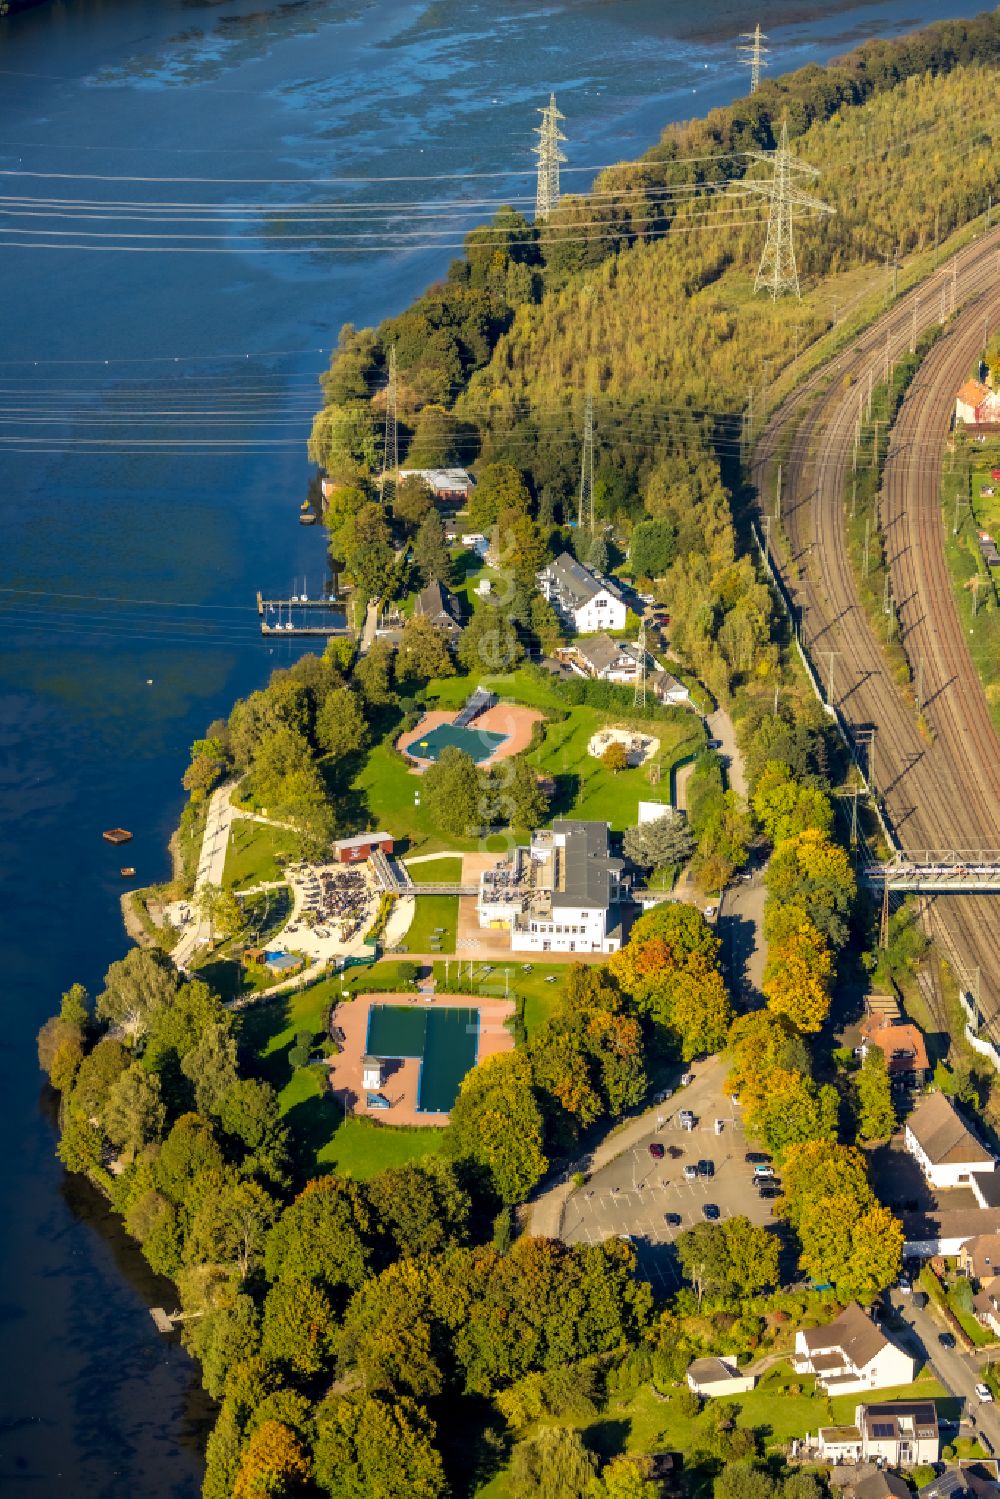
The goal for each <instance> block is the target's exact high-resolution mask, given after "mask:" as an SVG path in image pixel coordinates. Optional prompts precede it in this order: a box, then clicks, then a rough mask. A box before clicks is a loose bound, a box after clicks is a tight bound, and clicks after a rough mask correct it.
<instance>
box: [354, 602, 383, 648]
mask: <svg viewBox="0 0 1000 1499" xmlns="http://www.w3.org/2000/svg"><path fill="white" fill-rule="evenodd" d="M377 629H378V599H369V600H368V608H367V611H366V612H365V623H364V627H363V629H362V631H361V642H360V644H359V646H358V653H359V655H362V656H366V655H367V654H368V652H369V651H370V650H371V648H372V646H373V644H374V643H375V631H376V630H377Z"/></svg>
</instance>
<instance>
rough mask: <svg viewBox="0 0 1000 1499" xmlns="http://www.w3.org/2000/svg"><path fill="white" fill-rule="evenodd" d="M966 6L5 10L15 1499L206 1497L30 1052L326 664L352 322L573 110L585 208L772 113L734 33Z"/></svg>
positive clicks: (1, 86) (824, 29) (135, 1305)
mask: <svg viewBox="0 0 1000 1499" xmlns="http://www.w3.org/2000/svg"><path fill="white" fill-rule="evenodd" d="M962 13H963V6H962V5H961V4H956V3H951V0H936V3H929V0H874V3H870V4H864V5H859V4H850V3H845V0H836V3H828V0H812V3H810V0H762V3H761V5H760V6H759V8H758V11H757V13H756V14H751V13H749V12H747V11H746V9H745V7H741V6H737V5H736V4H735V0H702V3H701V4H699V5H694V4H692V3H690V0H658V3H653V0H508V3H506V4H504V5H497V4H496V3H495V0H493V3H486V0H463V3H458V0H436V3H433V0H410V3H401V0H380V3H366V0H342V3H338V0H285V3H280V4H278V3H275V4H272V5H271V6H270V7H265V6H264V5H262V4H261V0H219V3H216V0H99V3H98V0H80V3H76V4H69V3H62V4H57V3H51V4H42V5H40V6H38V7H36V8H34V9H30V10H28V11H25V12H23V13H20V14H18V15H16V16H13V17H10V18H8V19H7V20H6V21H0V169H2V170H3V171H4V172H5V173H13V174H15V175H5V176H3V178H2V179H0V195H2V196H3V197H4V198H5V199H6V201H5V202H4V203H3V204H0V207H2V208H3V213H2V214H0V264H2V266H3V270H4V275H3V279H2V283H0V285H2V291H0V513H2V526H3V529H2V536H3V550H2V557H0V590H2V591H0V616H2V619H0V624H2V632H3V633H2V636H0V910H2V912H3V930H4V931H5V932H6V934H7V935H6V939H5V940H6V950H7V958H6V960H5V977H4V982H3V988H2V1001H0V1002H2V1004H3V1020H4V1028H3V1034H2V1042H0V1120H2V1124H3V1137H4V1140H5V1151H4V1165H5V1169H4V1173H3V1176H2V1178H0V1223H2V1224H3V1232H2V1239H0V1287H2V1290H0V1485H2V1486H3V1491H4V1493H5V1494H15V1493H16V1494H25V1495H29V1494H30V1495H39V1496H48V1495H55V1494H57V1493H59V1494H67V1493H68V1494H71V1495H73V1496H88V1499H97V1496H102V1499H104V1496H122V1499H125V1496H133V1495H136V1494H140V1493H141V1494H143V1495H145V1496H146V1499H161V1496H167V1495H174V1496H185V1499H187V1496H194V1495H196V1494H197V1493H198V1490H199V1484H200V1474H201V1457H200V1452H201V1447H202V1445H203V1441H204V1435H205V1422H206V1420H207V1419H210V1412H209V1411H208V1409H207V1407H206V1404H205V1402H204V1400H203V1399H202V1397H201V1396H200V1393H199V1388H200V1387H199V1382H198V1378H197V1370H196V1369H195V1368H194V1367H193V1365H192V1364H191V1362H190V1361H189V1360H188V1359H187V1357H186V1356H185V1354H184V1353H183V1351H182V1350H181V1349H180V1348H178V1347H177V1346H176V1345H175V1344H173V1343H172V1342H170V1341H165V1340H163V1339H161V1338H160V1337H159V1336H158V1335H157V1334H156V1333H155V1331H154V1330H153V1325H152V1322H151V1321H150V1318H149V1315H148V1308H149V1306H150V1305H151V1304H153V1303H155V1302H158V1301H162V1300H163V1299H164V1298H165V1297H166V1298H167V1299H169V1296H170V1291H169V1287H164V1286H163V1285H162V1284H158V1283H157V1282H156V1281H155V1279H154V1277H152V1276H151V1275H150V1273H149V1271H148V1270H147V1269H146V1268H145V1266H144V1264H143V1261H142V1260H141V1258H140V1256H139V1254H138V1252H137V1251H136V1250H135V1248H134V1246H132V1245H131V1244H130V1243H129V1241H128V1240H127V1239H126V1238H125V1237H124V1236H123V1235H122V1234H121V1233H120V1232H119V1231H118V1230H117V1228H116V1227H115V1225H114V1222H113V1220H111V1219H110V1218H109V1215H108V1214H107V1213H106V1211H105V1210H104V1209H103V1206H102V1204H101V1203H100V1201H99V1200H98V1199H96V1198H95V1196H94V1194H92V1193H91V1192H90V1191H89V1189H88V1188H87V1187H86V1184H85V1183H82V1182H80V1181H79V1180H78V1179H74V1178H69V1177H67V1176H66V1175H65V1174H64V1173H63V1172H62V1170H61V1168H60V1167H59V1165H58V1162H57V1161H56V1160H55V1158H54V1155H53V1148H54V1141H55V1131H54V1120H53V1115H52V1105H51V1100H49V1099H47V1098H46V1097H45V1096H44V1095H43V1094H41V1093H40V1089H39V1075H38V1073H37V1070H36V1064H35V1056H34V1034H35V1031H36V1029H37V1027H38V1025H39V1024H40V1022H41V1021H42V1020H43V1019H44V1017H45V1016H46V1015H47V1014H48V1013H50V1011H51V1010H52V1009H53V1007H54V1006H55V1005H56V1003H57V1001H58V996H59V994H60V992H61V991H62V990H63V989H64V988H66V987H67V986H68V985H69V984H70V983H71V982H72V981H73V980H75V979H82V980H83V981H84V982H86V983H87V984H88V985H89V986H91V987H92V988H93V987H94V986H96V985H98V984H99V980H100V976H101V974H102V973H103V971H104V969H105V968H106V967H107V965H108V963H109V962H110V961H111V960H112V959H114V958H115V957H117V956H120V954H121V952H122V950H123V935H122V931H121V927H120V923H119V916H118V897H119V894H120V879H119V876H118V872H117V870H118V865H119V864H120V863H121V862H122V859H121V853H120V852H116V851H115V850H113V849H111V848H109V847H108V846H107V845H106V844H104V843H102V841H101V837H100V833H101V830H102V828H104V827H107V826H109V825H111V824H116V823H117V824H123V825H125V826H127V827H130V828H132V829H134V830H135V833H136V837H135V841H134V842H133V843H132V844H130V845H129V847H128V850H127V857H128V861H129V863H131V864H134V865H135V866H136V867H137V869H138V873H139V877H140V878H141V879H142V880H143V881H146V880H153V879H160V878H163V877H164V875H165V874H166V873H167V860H166V854H165V843H166V839H167V836H168V834H169V832H170V829H171V827H172V825H173V824H174V822H175V821H176V817H177V814H178V812H179V809H180V805H181V792H180V785H179V778H180V775H181V773H182V770H183V768H184V764H185V761H186V752H187V748H188V745H189V744H190V742H191V740H192V739H193V738H195V737H196V736H197V735H198V734H199V733H201V732H202V730H203V729H204V727H205V726H206V725H207V723H208V722H209V721H210V720H211V719H212V718H213V717H215V716H217V715H219V714H223V713H225V712H226V711H227V709H228V707H229V705H230V703H231V702H232V700H233V699H234V698H235V697H236V696H238V695H239V694H242V693H244V692H246V691H248V690H250V689H251V688H253V687H254V686H255V685H257V684H259V683H260V682H261V681H262V679H263V678H264V676H265V674H266V673H267V672H268V670H269V669H270V668H271V667H273V666H274V665H276V664H277V663H278V662H279V661H280V660H281V659H283V658H284V657H285V656H286V655H287V654H288V653H290V652H291V651H292V649H293V647H292V645H291V644H290V643H287V642H285V643H282V644H281V645H280V646H278V647H273V646H271V645H270V644H269V643H265V642H263V641H262V640H261V638H260V636H259V634H258V632H257V622H256V613H255V608H254V595H255V592H256V590H257V589H258V588H260V589H262V590H264V592H265V593H272V594H275V595H279V596H280V595H282V594H285V595H287V593H288V592H289V591H290V590H292V589H293V588H294V589H296V590H302V591H304V590H305V589H306V588H308V589H309V590H310V592H312V593H315V591H316V590H317V589H318V588H319V586H320V585H321V582H322V580H323V557H322V542H321V538H320V534H319V533H318V532H317V531H316V530H309V529H306V528H302V527H300V526H298V525H297V524H296V512H297V509H298V505H299V502H300V501H301V499H302V498H303V495H304V493H305V489H306V485H307V482H308V478H309V469H308V465H307V462H306V456H305V439H306V436H307V434H308V429H309V417H310V414H311V412H312V409H313V406H314V404H315V401H316V384H315V379H316V375H317V373H318V372H319V370H320V369H322V368H323V367H324V366H325V364H326V362H327V358H328V353H329V349H330V347H331V344H332V343H333V342H334V341H335V339H336V334H337V330H338V328H339V327H340V325H341V324H342V323H344V322H347V321H350V322H354V323H357V324H362V323H366V322H371V321H376V320H378V319H379V318H381V317H383V316H385V315H386V314H388V313H390V312H393V311H397V310H399V309H400V308H402V307H403V306H404V305H405V304H406V303H407V302H408V301H409V300H410V298H411V297H412V296H413V295H414V294H415V293H416V292H417V291H418V290H419V289H420V288H421V287H422V286H423V285H425V284H426V283H427V282H428V281H429V280H431V279H432V278H433V277H434V276H435V275H438V274H440V273H441V271H443V269H444V268H445V266H446V264H447V260H448V258H449V250H448V248H447V247H448V245H449V244H451V243H453V242H455V241H457V239H458V238H459V237H460V235H459V233H458V231H459V230H460V229H461V227H462V225H463V223H465V222H467V221H468V217H469V214H470V213H472V211H473V210H472V207H471V205H470V202H469V200H470V199H475V200H477V201H481V202H484V203H490V202H493V201H496V200H497V199H501V198H506V199H507V200H511V199H520V198H530V194H531V179H530V176H529V175H526V174H527V173H528V172H530V168H531V165H532V158H531V156H530V146H531V143H532V140H533V137H532V135H531V130H532V127H533V125H534V124H535V121H536V116H535V114H534V111H535V109H536V108H537V107H538V106H539V105H540V104H542V103H544V102H545V100H546V97H547V94H548V92H549V90H550V89H555V91H556V93H557V95H558V100H559V105H560V108H561V109H562V111H563V113H564V114H565V116H566V121H565V125H564V129H565V131H566V134H567V136H568V138H569V139H568V141H567V147H566V149H567V152H568V154H569V157H570V167H571V168H576V169H582V170H577V171H576V172H575V174H574V175H572V176H570V177H567V178H564V182H565V183H566V184H567V185H569V184H572V185H574V186H585V185H586V183H587V181H588V180H589V169H591V168H593V167H595V166H598V165H601V164H603V163H605V162H609V161H612V160H615V159H618V158H621V157H623V156H630V155H634V154H636V153H637V152H639V151H640V150H642V149H643V148H644V147H646V146H647V145H649V144H651V143H652V142H653V141H654V140H655V139H656V137H657V135H658V133H659V129H660V128H661V126H662V125H663V123H664V122H665V121H667V120H669V119H675V118H681V117H684V116H688V115H693V114H702V113H704V111H705V110H706V109H708V108H709V107H711V106H712V105H713V104H717V103H722V102H725V101H726V100H727V99H729V98H731V97H733V96H734V95H735V94H737V93H741V92H743V91H744V84H743V81H742V78H741V76H740V71H741V70H740V69H739V67H738V66H737V64H736V62H735V61H734V48H733V37H734V33H735V32H737V31H739V30H740V29H742V28H744V27H746V26H748V25H752V24H753V23H754V22H755V21H757V20H758V19H759V20H760V22H761V24H762V25H763V27H764V29H765V31H767V32H768V33H769V35H770V46H771V48H772V61H773V62H774V64H775V66H776V67H777V68H779V69H780V70H785V69H788V68H792V67H797V66H800V65H801V64H803V63H804V62H807V61H810V60H824V59H825V58H827V57H829V56H831V55H833V54H835V53H837V52H839V51H842V50H845V49H846V48H847V47H849V46H850V45H852V44H853V43H854V42H856V41H857V40H859V39H860V38H862V37H865V36H868V35H873V34H882V35H890V34H895V33H898V32H900V31H904V30H908V29H910V28H911V27H913V26H916V25H919V24H922V23H924V22H926V21H927V20H931V19H935V18H938V17H941V16H945V15H960V14H962ZM461 173H475V174H481V175H477V176H476V177H474V178H466V180H464V181H461V180H459V179H458V177H457V176H456V175H455V174H461ZM448 174H451V180H447V177H448ZM163 178H170V179H172V180H171V181H170V182H163V181H162V180H160V181H156V180H152V179H163ZM337 178H355V179H356V178H369V179H371V178H379V179H386V178H395V179H401V180H396V181H391V182H386V181H384V180H383V181H381V182H368V183H359V182H356V181H355V182H350V183H346V182H339V183H337V182H331V181H330V179H337ZM420 178H424V179H434V180H424V181H419V180H414V179H420ZM123 179H132V180H123ZM135 179H146V180H145V181H137V180H135ZM205 179H230V180H227V181H221V182H220V181H206V180H205ZM234 179H235V180H234ZM302 179H326V180H325V181H316V180H314V181H311V182H303V181H302ZM14 198H17V199H19V200H21V201H19V202H18V203H16V204H15V203H13V202H12V201H11V200H12V199H14ZM27 198H32V199H35V200H45V201H44V203H39V202H37V201H36V202H35V203H33V204H31V205H29V204H27V203H26V202H25V201H24V200H25V199H27ZM57 199H59V200H71V201H70V202H69V203H68V204H67V203H66V202H65V201H62V202H56V201H54V200H57ZM333 199H336V200H337V201H339V202H341V203H343V202H344V201H349V202H353V203H355V204H357V205H360V206H361V207H364V206H365V205H369V207H368V212H371V208H370V205H372V204H374V203H390V204H397V205H398V204H412V205H414V206H413V207H412V208H411V209H407V210H401V209H396V210H395V211H390V212H389V213H388V215H387V217H386V218H384V219H381V220H380V219H370V218H369V219H361V218H356V219H353V220H342V221H340V222H338V223H327V224H325V225H322V226H320V225H317V224H312V225H310V226H306V229H305V234H306V236H309V235H313V236H314V235H315V234H318V233H329V234H341V235H343V234H353V233H356V232H359V231H365V232H366V233H367V234H368V236H369V237H368V238H367V239H366V240H364V241H360V242H359V241H353V247H352V249H351V252H350V253H343V246H344V245H345V244H347V245H352V242H351V241H345V240H343V239H336V238H331V239H328V240H325V241H323V242H322V245H321V246H320V242H319V241H317V240H316V239H315V238H309V237H306V238H304V239H303V240H301V241H294V240H291V239H289V238H287V237H285V236H287V235H288V234H290V233H292V232H296V233H298V232H302V231H301V230H300V229H299V228H298V227H297V226H296V225H295V224H290V223H289V218H290V216H294V215H295V214H296V213H297V212H300V211H301V207H302V205H303V204H306V203H315V202H318V201H323V202H328V201H331V200H333ZM139 201H145V202H156V203H160V204H163V203H168V202H169V203H171V204H174V205H177V206H175V207H173V208H171V209H165V208H161V209H159V210H156V211H155V212H156V215H157V216H156V218H155V219H152V214H153V210H149V209H145V210H142V213H143V214H144V216H145V217H146V218H147V219H150V220H152V221H151V222H145V223H139V222H137V221H136V220H135V219H133V220H130V221H129V222H128V223H125V222H124V221H123V220H122V218H121V217H120V209H117V208H101V209H96V208H95V209H87V208H85V207H84V206H83V205H84V203H85V202H90V203H96V202H100V203H105V204H106V203H108V202H114V203H116V204H121V203H123V202H124V203H127V204H128V205H130V211H132V212H133V213H135V214H138V213H139V212H140V210H138V209H136V208H135V205H136V204H137V203H138V202H139ZM428 203H437V204H439V205H441V206H439V208H438V210H437V212H436V213H434V214H433V215H428V214H427V209H426V205H427V204H428ZM456 203H457V204H458V205H459V206H458V207H453V206H450V205H454V204H456ZM237 205H247V206H246V207H243V206H237ZM281 205H287V206H284V207H282V206H281ZM15 209H16V210H18V211H17V212H14V211H13V210H15ZM484 211H485V210H484ZM403 212H405V213H406V215H407V217H406V219H405V220H404V219H403V218H402V217H401V214H402V213H403ZM442 228H443V229H444V231H445V232H443V233H441V232H439V231H440V230H441V229H442ZM401 231H402V232H405V233H409V234H410V236H411V237H410V238H408V239H406V238H403V237H402V233H401ZM126 234H127V235H130V236H133V237H130V238H126V237H124V236H125V235H126ZM142 236H147V237H145V238H144V237H142ZM148 236H152V237H148ZM181 236H190V237H189V238H182V237H181ZM199 236H200V237H199ZM359 243H363V244H364V245H365V247H366V248H365V250H364V252H363V253H362V252H360V251H359V250H358V249H357V246H358V245H359ZM387 245H393V246H396V247H397V248H395V249H392V250H389V249H387V248H386V246H387ZM337 247H339V248H337ZM399 247H405V249H404V248H399Z"/></svg>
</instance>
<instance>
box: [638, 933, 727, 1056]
mask: <svg viewBox="0 0 1000 1499" xmlns="http://www.w3.org/2000/svg"><path fill="white" fill-rule="evenodd" d="M662 1004H663V1010H662V1019H663V1021H664V1023H665V1024H667V1025H668V1026H670V1027H671V1029H673V1030H674V1031H676V1032H677V1035H678V1036H679V1037H680V1042H681V1056H682V1057H683V1058H684V1060H685V1062H689V1061H691V1059H692V1058H693V1057H697V1056H700V1055H701V1054H702V1053H703V1052H716V1051H721V1050H722V1048H723V1047H724V1046H725V1044H726V1037H727V1035H728V1033H729V1027H730V1025H731V1024H732V1019H733V1007H732V1005H731V1004H730V1002H729V995H728V993H727V992H726V985H725V982H724V980H723V977H722V974H721V973H720V972H719V970H718V968H717V967H716V966H715V965H714V964H713V963H711V962H710V961H709V959H708V958H706V957H705V956H704V954H703V953H695V954H693V955H692V956H691V957H690V958H689V959H688V961H687V963H686V964H685V966H684V967H683V968H681V969H679V970H678V971H677V972H676V973H674V974H672V975H670V976H669V977H668V979H667V981H666V983H665V984H664V986H663V989H662ZM650 1013H651V1014H653V1015H654V1017H656V1018H660V1016H659V1014H658V1009H657V1006H656V1005H655V1004H653V1005H651V1007H650Z"/></svg>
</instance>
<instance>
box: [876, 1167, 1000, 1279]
mask: <svg viewBox="0 0 1000 1499" xmlns="http://www.w3.org/2000/svg"><path fill="white" fill-rule="evenodd" d="M970 1185H971V1187H972V1189H973V1192H974V1193H975V1194H976V1196H977V1197H979V1190H977V1189H981V1188H982V1187H984V1186H989V1187H991V1188H996V1187H998V1186H1000V1176H997V1175H996V1174H995V1173H994V1174H993V1175H992V1176H990V1175H984V1176H973V1177H972V1179H971V1182H970ZM900 1218H901V1222H902V1224H903V1254H904V1255H906V1256H907V1258H911V1259H930V1258H931V1257H932V1256H933V1255H936V1254H943V1255H957V1254H959V1253H960V1251H961V1249H962V1246H963V1244H967V1243H968V1242H969V1240H970V1239H975V1238H977V1237H979V1236H981V1235H983V1234H995V1233H1000V1209H998V1208H996V1207H989V1206H978V1207H971V1208H926V1209H924V1211H923V1212H917V1213H902V1214H901V1215H900Z"/></svg>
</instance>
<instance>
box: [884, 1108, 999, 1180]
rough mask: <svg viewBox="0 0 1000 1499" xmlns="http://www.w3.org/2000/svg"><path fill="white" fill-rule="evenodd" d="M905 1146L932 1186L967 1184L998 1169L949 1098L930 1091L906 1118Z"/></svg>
mask: <svg viewBox="0 0 1000 1499" xmlns="http://www.w3.org/2000/svg"><path fill="white" fill-rule="evenodd" d="M904 1140H905V1143H906V1148H907V1150H908V1151H909V1152H910V1154H911V1155H912V1156H913V1157H914V1159H915V1160H916V1161H917V1163H918V1164H919V1166H920V1169H921V1171H922V1172H923V1173H924V1176H925V1177H926V1178H927V1181H928V1183H929V1184H930V1186H932V1187H936V1188H938V1189H943V1188H947V1187H965V1186H971V1185H973V1183H974V1181H975V1178H976V1177H977V1176H980V1175H985V1174H988V1173H993V1172H995V1171H996V1164H997V1163H996V1161H995V1160H994V1158H993V1156H992V1155H990V1152H989V1151H988V1150H987V1149H986V1147H985V1145H982V1144H981V1143H980V1141H979V1140H977V1139H976V1137H975V1135H974V1134H973V1133H972V1131H971V1129H970V1128H969V1126H968V1125H967V1124H966V1123H965V1122H964V1120H962V1119H961V1118H960V1117H959V1115H958V1112H957V1111H956V1109H955V1106H954V1104H953V1103H952V1101H951V1099H950V1098H946V1097H945V1095H944V1094H943V1093H929V1094H928V1095H927V1097H926V1098H922V1099H921V1100H920V1102H919V1103H918V1104H917V1106H916V1108H915V1109H914V1110H913V1112H912V1114H911V1115H910V1116H909V1118H908V1119H907V1121H906V1128H905V1130H904Z"/></svg>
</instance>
